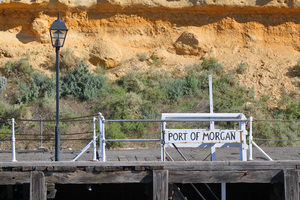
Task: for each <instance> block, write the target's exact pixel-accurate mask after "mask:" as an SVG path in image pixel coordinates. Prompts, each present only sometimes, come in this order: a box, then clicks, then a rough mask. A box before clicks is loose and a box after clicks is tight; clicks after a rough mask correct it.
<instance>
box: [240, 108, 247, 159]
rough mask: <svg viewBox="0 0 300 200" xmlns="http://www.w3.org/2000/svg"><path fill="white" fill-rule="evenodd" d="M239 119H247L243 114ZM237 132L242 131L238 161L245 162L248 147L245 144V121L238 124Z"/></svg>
mask: <svg viewBox="0 0 300 200" xmlns="http://www.w3.org/2000/svg"><path fill="white" fill-rule="evenodd" d="M240 119H241V120H247V118H246V117H245V116H244V115H243V114H240ZM239 130H242V143H241V144H240V160H241V161H247V149H248V146H247V143H246V135H247V130H246V121H240V122H239Z"/></svg>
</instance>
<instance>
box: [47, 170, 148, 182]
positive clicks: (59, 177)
mask: <svg viewBox="0 0 300 200" xmlns="http://www.w3.org/2000/svg"><path fill="white" fill-rule="evenodd" d="M45 178H46V182H47V183H55V184H100V183H151V182H152V173H151V172H150V171H112V172H93V173H91V172H86V171H75V172H46V173H45Z"/></svg>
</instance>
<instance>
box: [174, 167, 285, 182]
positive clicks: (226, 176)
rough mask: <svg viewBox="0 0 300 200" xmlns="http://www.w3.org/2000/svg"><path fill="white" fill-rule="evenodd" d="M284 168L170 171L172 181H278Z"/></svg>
mask: <svg viewBox="0 0 300 200" xmlns="http://www.w3.org/2000/svg"><path fill="white" fill-rule="evenodd" d="M281 171H282V170H255V171H169V182H170V183H277V182H280V181H281V180H280V178H278V176H279V175H280V174H281Z"/></svg>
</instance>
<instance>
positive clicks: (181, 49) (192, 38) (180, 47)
mask: <svg viewBox="0 0 300 200" xmlns="http://www.w3.org/2000/svg"><path fill="white" fill-rule="evenodd" d="M174 47H175V50H176V54H178V55H192V56H197V55H201V54H204V53H205V52H206V50H204V49H205V47H203V45H202V47H201V43H200V39H199V37H198V36H197V35H196V33H194V32H191V31H187V32H184V33H182V34H181V36H180V37H179V38H178V39H177V41H176V42H175V43H174Z"/></svg>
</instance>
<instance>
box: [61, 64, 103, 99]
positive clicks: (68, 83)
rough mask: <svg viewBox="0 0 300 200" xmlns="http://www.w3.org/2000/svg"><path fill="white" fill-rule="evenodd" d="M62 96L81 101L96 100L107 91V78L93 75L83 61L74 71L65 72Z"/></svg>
mask: <svg viewBox="0 0 300 200" xmlns="http://www.w3.org/2000/svg"><path fill="white" fill-rule="evenodd" d="M61 82H62V84H61V95H62V96H74V97H76V98H78V99H81V100H89V99H94V98H96V97H97V96H98V94H99V92H103V91H104V90H105V89H106V78H105V77H104V76H103V75H102V74H97V75H95V74H93V73H91V72H90V71H89V66H88V65H86V64H85V63H84V62H83V61H81V62H79V63H78V64H77V65H76V66H75V68H74V69H69V70H66V71H64V73H63V76H62V80H61Z"/></svg>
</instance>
